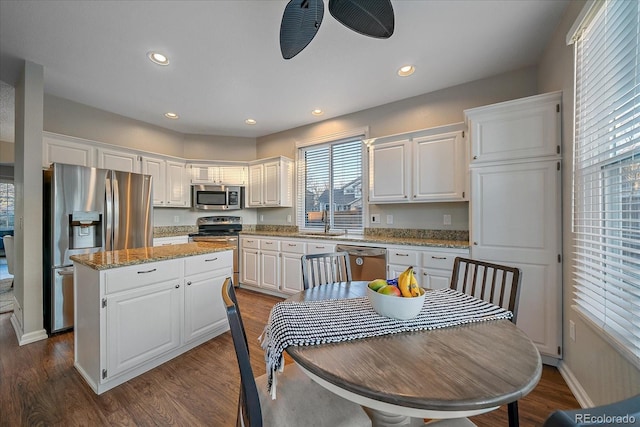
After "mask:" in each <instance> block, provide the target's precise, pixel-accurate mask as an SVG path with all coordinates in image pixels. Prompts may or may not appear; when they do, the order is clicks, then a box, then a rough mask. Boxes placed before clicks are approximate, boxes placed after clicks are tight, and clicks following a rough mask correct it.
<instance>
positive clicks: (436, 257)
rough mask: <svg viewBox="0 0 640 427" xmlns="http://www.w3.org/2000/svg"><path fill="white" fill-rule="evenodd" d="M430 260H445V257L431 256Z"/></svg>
mask: <svg viewBox="0 0 640 427" xmlns="http://www.w3.org/2000/svg"><path fill="white" fill-rule="evenodd" d="M431 258H433V259H447V257H446V256H433V255H431Z"/></svg>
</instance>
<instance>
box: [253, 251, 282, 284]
mask: <svg viewBox="0 0 640 427" xmlns="http://www.w3.org/2000/svg"><path fill="white" fill-rule="evenodd" d="M258 285H259V286H260V287H261V288H264V289H271V290H274V291H277V290H278V289H279V288H280V241H279V240H278V239H260V282H259V284H258Z"/></svg>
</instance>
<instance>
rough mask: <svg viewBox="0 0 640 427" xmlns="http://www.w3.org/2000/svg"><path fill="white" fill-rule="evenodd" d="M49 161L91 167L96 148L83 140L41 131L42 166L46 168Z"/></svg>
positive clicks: (49, 163)
mask: <svg viewBox="0 0 640 427" xmlns="http://www.w3.org/2000/svg"><path fill="white" fill-rule="evenodd" d="M51 163H66V164H69V165H79V166H88V167H93V166H95V165H96V148H95V146H92V145H89V144H87V143H86V141H85V140H81V139H78V138H73V137H70V136H65V135H57V134H52V133H49V132H43V133H42V167H43V168H46V169H48V168H49V166H51Z"/></svg>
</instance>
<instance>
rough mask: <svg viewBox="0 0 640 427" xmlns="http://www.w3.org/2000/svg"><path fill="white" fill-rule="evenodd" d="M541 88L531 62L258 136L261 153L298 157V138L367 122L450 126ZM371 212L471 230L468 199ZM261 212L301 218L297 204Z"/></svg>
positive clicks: (408, 223) (396, 128)
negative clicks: (446, 221)
mask: <svg viewBox="0 0 640 427" xmlns="http://www.w3.org/2000/svg"><path fill="white" fill-rule="evenodd" d="M537 93H539V92H538V88H537V68H536V67H529V68H525V69H521V70H516V71H512V72H509V73H505V74H501V75H498V76H494V77H490V78H486V79H482V80H477V81H474V82H470V83H465V84H462V85H458V86H454V87H451V88H447V89H443V90H439V91H436V92H431V93H427V94H423V95H418V96H415V97H413V98H408V99H404V100H402V101H397V102H393V103H390V104H385V105H381V106H378V107H374V108H370V109H367V110H363V111H359V112H356V113H352V114H348V115H344V116H340V117H336V118H333V119H328V120H325V121H322V122H320V123H316V124H312V125H308V126H302V127H298V128H295V129H290V130H287V131H284V132H280V133H276V134H272V135H268V136H264V137H261V138H258V140H257V154H258V157H260V158H263V157H271V156H278V155H283V156H287V157H290V158H292V159H295V155H296V148H295V145H296V142H297V141H309V140H313V139H318V138H321V137H323V136H326V135H332V134H336V133H339V132H344V131H347V130H351V129H357V128H362V127H365V126H368V128H369V137H371V138H373V137H381V136H386V135H393V134H397V133H403V132H411V131H415V130H419V129H426V128H431V127H435V126H442V125H447V124H451V123H457V122H462V121H464V114H463V111H464V110H465V109H467V108H472V107H478V106H482V105H488V104H493V103H496V102H501V101H507V100H511V99H516V98H522V97H525V96H530V95H535V94H537ZM370 212H371V213H380V214H382V219H383V221H382V224H380V227H389V228H429V229H449V230H468V229H469V213H468V203H466V202H458V203H421V204H417V205H398V204H394V205H375V206H374V205H371V206H370ZM444 213H447V214H450V215H451V216H452V225H451V226H445V225H443V224H442V221H443V214H444ZM259 214H263V215H264V223H265V224H285V221H286V218H287V215H292V217H293V218H295V215H294V208H282V209H272V208H267V209H260V210H259ZM387 215H393V225H387V224H385V219H386V216H387ZM288 225H291V224H288Z"/></svg>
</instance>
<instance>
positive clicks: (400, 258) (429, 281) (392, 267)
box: [387, 246, 469, 289]
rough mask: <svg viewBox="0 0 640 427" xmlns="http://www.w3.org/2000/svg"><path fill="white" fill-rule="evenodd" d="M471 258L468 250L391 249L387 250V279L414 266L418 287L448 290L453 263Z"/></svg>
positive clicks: (407, 247) (412, 247) (404, 247)
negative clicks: (461, 258) (457, 259)
mask: <svg viewBox="0 0 640 427" xmlns="http://www.w3.org/2000/svg"><path fill="white" fill-rule="evenodd" d="M458 256H459V257H469V250H468V249H455V248H428V249H425V248H424V247H420V246H403V247H399V246H397V247H390V248H388V249H387V263H388V267H387V278H389V279H392V278H395V277H398V276H399V275H400V273H402V272H403V271H405V270H406V269H407V267H409V266H413V270H414V272H415V275H416V279H417V281H418V286H420V287H423V288H427V289H446V288H448V287H449V285H450V283H451V275H452V273H453V261H454V259H455V258H456V257H458Z"/></svg>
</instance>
